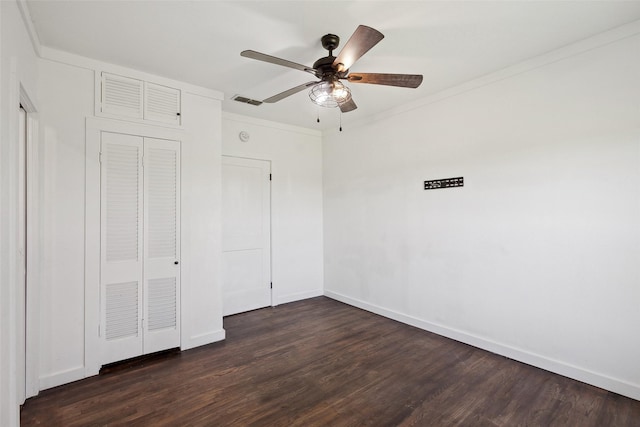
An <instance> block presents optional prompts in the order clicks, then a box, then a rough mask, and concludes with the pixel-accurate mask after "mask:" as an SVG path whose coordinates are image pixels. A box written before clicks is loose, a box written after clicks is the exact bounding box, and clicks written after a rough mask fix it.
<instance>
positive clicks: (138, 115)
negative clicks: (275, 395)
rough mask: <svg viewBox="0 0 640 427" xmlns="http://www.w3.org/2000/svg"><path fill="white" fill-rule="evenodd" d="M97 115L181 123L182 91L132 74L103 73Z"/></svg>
mask: <svg viewBox="0 0 640 427" xmlns="http://www.w3.org/2000/svg"><path fill="white" fill-rule="evenodd" d="M96 84H99V85H100V88H99V90H100V94H101V97H100V101H99V102H100V105H99V106H96V114H98V115H105V116H108V117H116V118H117V117H121V118H126V119H135V121H139V122H148V123H155V124H159V123H162V124H166V125H172V126H180V125H181V123H182V120H181V115H180V114H181V112H180V109H181V91H180V89H177V88H173V87H169V86H163V85H159V84H156V83H151V82H147V81H143V80H138V79H133V78H130V77H124V76H119V75H117V74H111V73H106V72H102V74H101V78H100V79H99V81H96Z"/></svg>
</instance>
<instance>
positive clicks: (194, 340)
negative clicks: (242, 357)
mask: <svg viewBox="0 0 640 427" xmlns="http://www.w3.org/2000/svg"><path fill="white" fill-rule="evenodd" d="M225 337H226V331H225V330H224V329H220V330H219V331H214V332H207V333H206V334H200V335H194V336H192V337H189V338H188V339H186V340H185V341H183V342H182V343H181V346H180V350H189V349H190V348H195V347H200V346H201V345H207V344H211V343H214V342H217V341H222V340H224V339H225Z"/></svg>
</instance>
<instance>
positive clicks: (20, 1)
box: [16, 0, 42, 57]
mask: <svg viewBox="0 0 640 427" xmlns="http://www.w3.org/2000/svg"><path fill="white" fill-rule="evenodd" d="M16 4H17V5H18V9H19V10H20V16H22V21H23V22H24V26H25V27H26V29H27V33H29V39H30V40H31V45H32V46H33V50H34V51H35V53H36V55H37V56H38V57H39V56H40V54H41V50H42V45H41V44H40V37H39V36H38V32H37V31H36V27H35V26H34V25H33V19H31V12H29V5H27V0H16Z"/></svg>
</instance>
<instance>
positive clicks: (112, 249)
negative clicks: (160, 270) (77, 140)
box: [100, 132, 143, 364]
mask: <svg viewBox="0 0 640 427" xmlns="http://www.w3.org/2000/svg"><path fill="white" fill-rule="evenodd" d="M101 137H102V141H101V143H102V147H101V152H102V156H101V158H102V167H101V183H100V187H101V207H100V209H101V221H100V228H101V239H100V245H101V251H100V252H101V254H100V257H101V268H100V279H101V280H100V282H101V285H100V301H101V310H100V311H101V317H102V319H101V322H100V329H101V331H100V333H101V336H102V337H103V340H104V341H103V342H104V348H103V350H104V353H103V363H105V364H106V363H111V362H115V361H117V360H123V359H128V358H130V357H134V356H138V355H140V354H142V345H143V336H142V329H141V322H140V320H141V318H142V311H143V306H142V279H143V239H142V237H143V234H142V199H143V177H142V154H143V138H141V137H137V136H131V135H122V134H115V133H108V132H103V133H102V135H101Z"/></svg>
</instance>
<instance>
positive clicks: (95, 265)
mask: <svg viewBox="0 0 640 427" xmlns="http://www.w3.org/2000/svg"><path fill="white" fill-rule="evenodd" d="M103 131H105V132H114V133H124V134H129V135H139V136H142V137H148V138H158V139H168V140H174V141H180V142H182V143H188V141H189V137H188V134H187V133H185V132H183V131H178V130H171V129H167V128H161V127H157V126H150V125H143V124H136V123H130V122H123V121H119V120H111V119H105V118H94V117H87V119H86V129H85V156H86V157H85V278H84V283H85V285H84V289H85V292H84V298H85V299H84V304H85V310H84V316H85V318H84V322H85V328H84V337H85V340H84V346H85V351H84V357H85V360H84V368H83V372H84V376H86V377H89V376H92V375H96V374H97V373H98V372H99V371H100V367H101V366H102V342H101V340H100V337H99V336H98V328H99V325H100V133H101V132H103ZM180 203H181V202H180ZM186 256H187V255H186V254H185V253H183V254H182V261H184V259H185V257H186ZM183 264H185V263H184V262H183ZM186 264H188V263H186Z"/></svg>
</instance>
